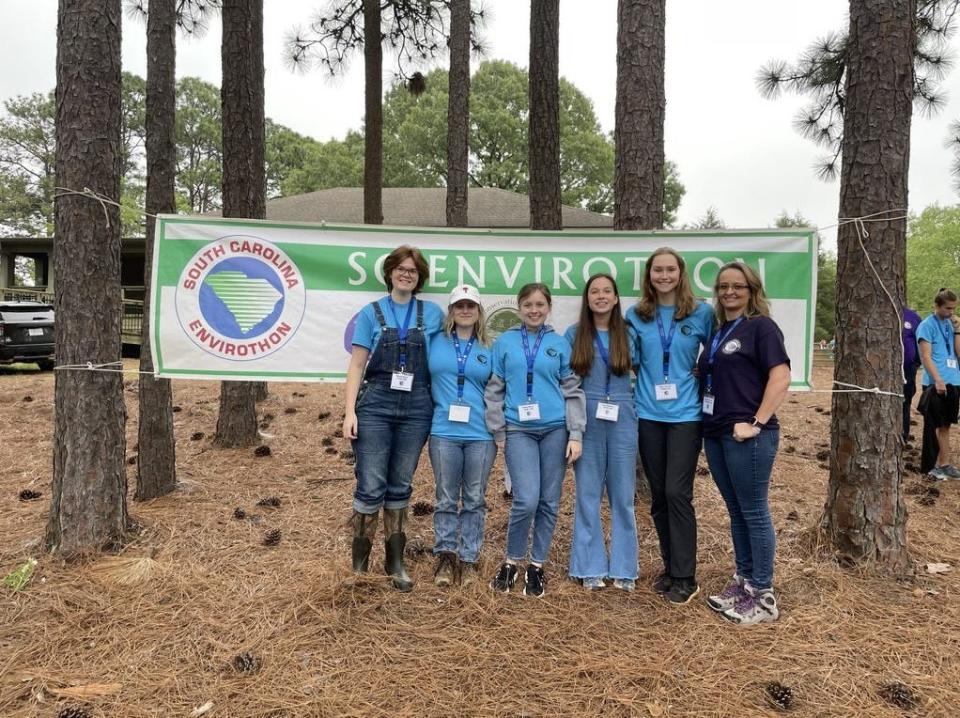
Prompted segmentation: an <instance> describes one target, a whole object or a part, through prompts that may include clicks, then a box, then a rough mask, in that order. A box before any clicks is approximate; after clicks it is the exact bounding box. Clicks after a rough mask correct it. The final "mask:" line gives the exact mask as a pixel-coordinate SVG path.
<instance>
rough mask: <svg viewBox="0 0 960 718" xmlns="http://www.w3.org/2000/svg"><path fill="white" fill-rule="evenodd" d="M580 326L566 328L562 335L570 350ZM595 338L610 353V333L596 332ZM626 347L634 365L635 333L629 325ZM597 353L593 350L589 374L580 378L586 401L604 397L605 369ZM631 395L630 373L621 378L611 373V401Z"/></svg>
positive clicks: (636, 353) (574, 325)
mask: <svg viewBox="0 0 960 718" xmlns="http://www.w3.org/2000/svg"><path fill="white" fill-rule="evenodd" d="M579 326H580V325H579V324H573V325H571V326H569V327H567V331H565V332H564V333H563V338H564V339H566V340H567V342H568V343H569V344H570V346H571V348H572V347H573V342H574V340H575V339H576V338H577V329H578V327H579ZM597 337H599V339H600V343H601V344H603V346H604V347H605V348H606V349H607V351H608V352H609V351H610V332H608V331H605V330H603V329H601V330H598V331H597ZM627 346H628V347H629V348H630V363H631V365H635V364H636V361H637V357H638V356H639V354H638V348H637V347H638V344H637V333H636V331H635V330H634V328H633V327H631V326H630V325H629V324H628V325H627ZM599 354H600V353H599V352H598V351H597V349H596V347H594V349H593V366H592V367H591V368H590V373H589V374H588V375H587V376H585V377H581V379H583V383H582V384H581V385H580V386H581V388H582V389H583V392H584V394H586V396H587V398H588V399H603V398H605V396H606V384H607V367H606V365H605V364H604V363H603V359H602V357H600V356H599ZM632 395H633V387H632V386H631V372H629V371H628V372H627V373H626V374H623V375H621V376H617V375H616V374H614V373H613V372H611V373H610V397H611V398H613V399H620V398H621V397H624V398H626V399H627V400H629V399H630V398H631V397H632Z"/></svg>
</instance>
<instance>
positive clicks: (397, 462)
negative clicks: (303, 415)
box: [343, 245, 443, 591]
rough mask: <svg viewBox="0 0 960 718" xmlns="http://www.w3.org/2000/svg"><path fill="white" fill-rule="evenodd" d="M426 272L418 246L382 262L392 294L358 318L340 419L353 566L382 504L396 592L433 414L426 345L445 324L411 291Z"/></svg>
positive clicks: (362, 555) (365, 552) (360, 561)
mask: <svg viewBox="0 0 960 718" xmlns="http://www.w3.org/2000/svg"><path fill="white" fill-rule="evenodd" d="M427 274H428V268H427V263H426V261H425V260H424V258H423V255H422V254H421V253H420V250H418V249H417V248H416V247H410V246H407V245H404V246H402V247H398V248H397V249H395V250H394V251H393V252H391V253H390V255H389V256H388V257H387V258H386V260H385V261H384V263H383V275H384V281H385V282H386V285H387V289H388V290H389V292H390V293H389V294H388V295H387V296H386V297H384V298H383V299H379V300H377V301H376V302H373V303H371V304H369V305H367V306H366V307H364V308H363V309H362V310H361V311H360V314H359V315H358V316H357V324H356V329H355V330H354V335H353V350H352V352H351V354H350V367H349V369H348V371H347V390H346V401H345V404H346V406H345V415H344V419H343V436H344V438H347V439H351V440H352V442H353V451H354V455H355V457H356V464H355V467H354V472H355V474H356V477H357V488H356V491H355V492H354V498H353V518H352V520H351V523H352V526H353V546H352V558H353V569H354V570H355V571H361V572H363V571H366V570H367V568H368V565H369V559H370V549H371V546H372V539H373V537H374V535H376V530H377V514H378V513H379V511H380V508H381V507H383V534H384V551H385V561H384V568H385V570H386V572H387V574H389V575H390V576H391V577H392V578H393V585H394V586H395V587H396V588H397V589H399V590H401V591H409V590H410V589H412V588H413V582H412V581H411V580H410V577H409V576H408V575H407V571H406V567H405V566H404V563H403V549H404V546H405V544H406V534H405V533H404V530H403V527H404V523H405V522H406V514H407V506H408V504H409V503H410V494H411V493H412V483H413V474H414V472H415V471H416V469H417V464H418V462H419V461H420V452H421V450H422V449H423V445H424V444H425V443H426V441H427V436H428V435H429V433H430V421H431V419H432V417H433V400H432V399H431V398H430V375H429V372H428V370H427V348H428V342H429V338H430V337H431V336H432V335H434V334H436V333H437V332H439V331H440V328H441V325H442V323H443V312H442V310H441V309H440V307H438V306H437V305H436V304H433V303H432V302H424V301H422V300H420V299H416V298H415V296H414V295H415V294H416V293H417V292H419V291H420V289H421V288H422V287H423V285H424V283H425V282H426V280H427ZM368 360H369V361H368ZM361 379H362V381H361Z"/></svg>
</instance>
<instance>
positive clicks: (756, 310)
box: [713, 262, 770, 324]
mask: <svg viewBox="0 0 960 718" xmlns="http://www.w3.org/2000/svg"><path fill="white" fill-rule="evenodd" d="M728 269H736V270H738V271H739V272H741V273H742V274H743V276H744V277H745V278H746V280H747V286H748V287H750V298H749V299H747V308H746V309H745V310H744V312H743V316H745V317H746V318H747V319H751V318H752V317H769V316H770V304H769V303H768V302H767V295H766V293H765V292H764V291H763V282H761V281H760V275H759V274H757V273H756V272H755V271H753V268H752V267H751V266H750V265H749V264H745V263H744V262H727V263H726V264H724V265H723V266H722V267H720V270H719V271H718V272H717V278H716V279H715V280H713V311H714V314H716V316H717V321H718V322H720V324H723V323H724V322H725V321H726V315H725V314H724V313H723V307H722V306H721V305H720V290H719V289H717V287H718V285H719V284H720V275H721V274H723V273H724V272H725V271H727V270H728Z"/></svg>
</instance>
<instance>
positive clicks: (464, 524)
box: [429, 284, 497, 587]
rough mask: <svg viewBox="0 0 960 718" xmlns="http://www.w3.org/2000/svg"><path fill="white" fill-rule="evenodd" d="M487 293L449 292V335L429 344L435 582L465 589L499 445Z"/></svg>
mask: <svg viewBox="0 0 960 718" xmlns="http://www.w3.org/2000/svg"><path fill="white" fill-rule="evenodd" d="M489 344H490V343H489V341H487V335H486V329H485V327H484V322H483V307H482V306H481V304H480V292H478V291H477V289H476V288H475V287H472V286H470V285H469V284H464V285H461V286H458V287H456V288H455V289H454V290H453V291H452V292H450V299H449V302H448V309H447V318H446V319H445V320H444V322H443V331H442V332H441V333H440V334H438V335H437V336H436V337H434V339H433V341H431V342H430V357H429V366H430V382H431V384H430V390H431V393H432V395H433V424H432V425H431V428H430V463H431V464H432V466H433V475H434V477H435V479H436V493H437V503H436V509H435V511H434V513H433V535H434V544H433V553H434V555H435V556H436V557H437V565H436V569H435V571H434V577H433V582H434V583H435V584H436V585H437V586H441V587H443V586H449V585H450V584H452V583H456V582H457V580H458V579H459V582H460V583H461V585H464V586H467V585H469V584H471V583H473V582H474V581H475V580H476V577H477V558H478V557H479V556H480V549H481V548H482V547H483V529H484V523H485V520H486V514H487V504H486V501H485V496H486V493H487V479H488V478H489V477H490V469H491V468H492V467H493V460H494V458H496V455H497V445H496V444H495V443H494V441H493V436H492V435H491V434H490V432H489V431H487V426H486V423H485V422H484V405H483V391H484V388H485V387H486V385H487V381H488V380H489V379H490V373H491V371H492V369H493V355H492V353H491V352H490V349H489Z"/></svg>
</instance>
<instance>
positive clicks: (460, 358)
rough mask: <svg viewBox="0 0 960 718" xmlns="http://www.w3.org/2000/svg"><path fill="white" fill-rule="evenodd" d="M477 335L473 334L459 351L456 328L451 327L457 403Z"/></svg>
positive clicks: (460, 397) (461, 397)
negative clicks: (455, 357) (454, 352)
mask: <svg viewBox="0 0 960 718" xmlns="http://www.w3.org/2000/svg"><path fill="white" fill-rule="evenodd" d="M476 338H477V335H476V334H474V335H473V336H472V337H470V341H468V342H467V348H466V349H464V350H463V352H461V351H460V337H458V336H457V329H456V327H454V329H453V348H454V350H455V351H456V352H457V403H462V402H463V385H464V384H465V383H466V373H467V359H469V358H470V351H471V350H472V349H473V342H474V341H475V340H476Z"/></svg>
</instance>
